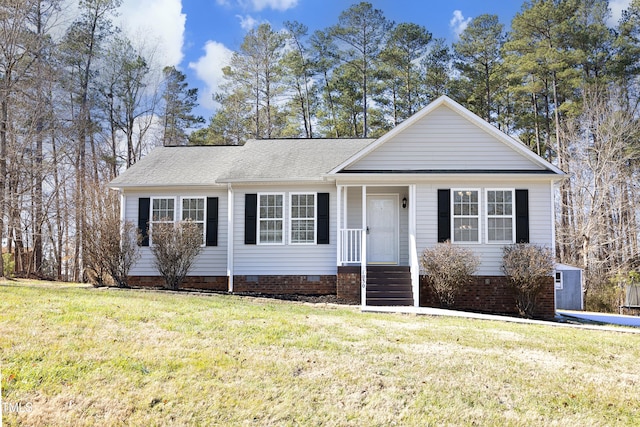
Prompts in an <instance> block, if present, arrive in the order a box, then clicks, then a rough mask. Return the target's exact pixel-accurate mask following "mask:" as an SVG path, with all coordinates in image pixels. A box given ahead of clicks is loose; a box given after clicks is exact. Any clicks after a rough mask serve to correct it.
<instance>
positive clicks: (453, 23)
mask: <svg viewBox="0 0 640 427" xmlns="http://www.w3.org/2000/svg"><path fill="white" fill-rule="evenodd" d="M469 22H471V18H465V17H464V15H463V14H462V11H460V10H454V11H453V17H452V18H451V20H450V21H449V28H451V30H452V31H453V33H454V34H455V35H456V37H460V34H461V33H462V32H463V31H464V30H465V28H467V25H469Z"/></svg>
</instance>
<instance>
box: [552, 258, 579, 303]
mask: <svg viewBox="0 0 640 427" xmlns="http://www.w3.org/2000/svg"><path fill="white" fill-rule="evenodd" d="M554 283H555V288H556V309H557V310H584V275H583V270H582V269H581V268H579V267H574V266H572V265H567V264H556V268H555V271H554Z"/></svg>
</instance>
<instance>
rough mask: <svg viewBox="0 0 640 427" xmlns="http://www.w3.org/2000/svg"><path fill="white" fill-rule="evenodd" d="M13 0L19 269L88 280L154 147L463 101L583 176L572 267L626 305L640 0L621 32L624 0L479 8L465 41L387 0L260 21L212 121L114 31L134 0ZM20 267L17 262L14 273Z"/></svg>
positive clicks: (328, 129) (8, 158)
mask: <svg viewBox="0 0 640 427" xmlns="http://www.w3.org/2000/svg"><path fill="white" fill-rule="evenodd" d="M60 6H61V0H2V2H1V3H0V233H1V234H2V242H3V243H2V244H3V252H8V253H11V254H13V255H14V260H15V271H16V272H17V273H18V274H21V275H36V276H41V277H48V278H53V279H59V280H85V279H87V273H86V268H85V265H84V264H83V259H84V257H83V253H84V251H85V250H87V249H86V248H88V245H94V244H96V241H97V240H99V236H96V233H95V232H94V230H96V229H99V227H98V226H97V225H98V222H100V221H101V220H102V219H103V218H104V217H105V216H108V215H119V206H118V195H117V194H114V192H112V191H109V190H108V189H107V183H108V182H109V181H110V180H111V179H113V178H114V177H115V176H117V175H118V174H119V173H120V172H121V171H122V170H124V169H126V168H128V167H130V166H131V165H133V164H134V163H135V162H136V161H138V160H139V159H140V158H141V157H142V156H144V155H145V153H147V152H148V151H149V150H150V149H151V148H152V147H154V146H157V145H163V144H164V145H183V144H242V143H244V141H246V140H247V139H248V138H281V137H295V138H323V137H330V138H340V137H376V136H379V135H382V134H384V133H385V132H387V131H388V130H389V129H391V128H393V127H394V126H396V125H397V124H399V123H401V122H402V121H403V120H405V119H406V118H408V117H409V116H411V115H412V114H413V113H415V112H416V111H418V110H419V109H420V108H422V107H424V106H425V105H427V104H428V103H429V102H430V101H431V100H433V99H435V98H437V97H438V96H440V95H442V94H446V95H448V96H450V97H451V98H453V99H455V100H456V101H458V102H460V103H461V104H462V105H464V106H465V107H467V108H468V109H470V110H471V111H473V112H474V113H476V114H478V115H479V116H480V117H482V118H484V119H485V120H487V121H488V122H490V123H492V124H493V125H495V126H496V127H498V128H500V129H501V130H503V131H505V132H506V133H508V134H510V135H512V136H514V137H516V138H518V139H520V140H521V141H522V142H523V143H524V144H526V145H527V146H529V147H530V149H531V150H532V151H534V152H536V153H538V154H539V155H541V156H542V157H544V158H545V159H547V160H549V161H550V162H552V163H554V164H556V165H557V166H558V167H560V168H561V169H562V170H563V171H565V172H566V173H567V174H568V177H569V178H568V179H566V180H565V181H563V182H562V184H561V185H560V186H559V190H558V196H557V202H558V203H557V206H558V210H557V214H556V218H557V227H556V231H557V246H556V248H555V249H556V252H557V257H558V261H560V262H563V263H568V264H573V265H577V266H580V267H583V268H585V271H586V277H587V283H586V284H587V304H588V308H591V309H615V308H616V305H617V304H619V302H620V300H619V297H620V291H621V285H623V284H624V283H625V282H628V281H629V280H632V279H633V278H634V277H636V276H635V275H634V274H632V273H631V272H632V271H634V270H637V269H638V268H640V257H639V254H638V233H639V229H638V213H639V208H640V201H639V200H638V195H639V193H638V186H639V181H638V172H639V166H640V163H639V160H640V140H639V137H640V122H639V111H638V106H639V101H640V96H639V95H640V91H639V86H638V83H639V76H640V0H633V1H632V3H631V5H630V7H629V9H628V10H626V11H624V12H623V15H622V18H621V20H620V21H619V23H618V24H617V25H616V26H615V28H609V27H608V26H607V25H606V22H607V19H608V18H609V10H608V1H606V0H536V1H527V2H524V3H523V5H522V9H521V11H520V12H519V13H518V14H517V15H516V16H515V17H514V18H513V20H512V22H511V23H510V30H509V32H506V31H505V25H504V23H501V22H500V21H499V20H498V17H497V16H495V15H481V16H478V17H476V18H474V19H473V20H472V21H471V22H470V23H469V25H468V27H467V28H466V29H465V30H464V32H463V33H462V34H461V35H460V38H459V39H458V40H457V41H455V42H454V43H452V44H449V43H447V42H446V41H445V40H444V39H442V38H438V37H437V36H434V35H433V34H431V33H430V32H429V29H428V28H425V27H424V26H422V25H420V23H419V22H418V23H404V22H403V23H394V22H391V21H389V20H388V19H387V18H386V17H385V14H384V11H382V10H377V9H374V8H373V7H372V6H371V4H369V3H359V4H354V5H353V6H351V7H349V8H348V9H346V10H344V12H342V13H341V14H340V15H339V16H337V17H336V23H335V25H333V26H331V27H330V28H326V29H324V30H318V31H315V32H313V33H310V32H309V31H308V29H307V27H306V26H305V25H304V23H300V22H284V23H283V24H282V27H281V28H274V27H272V26H271V25H270V24H262V25H260V26H258V27H257V28H254V29H253V30H251V31H249V32H248V33H247V35H246V37H245V39H244V41H243V43H242V45H241V47H240V49H239V50H238V51H237V52H235V53H234V54H233V56H232V59H231V63H230V65H229V66H227V67H225V68H224V76H225V77H224V83H223V84H222V86H221V87H220V90H219V92H218V93H216V94H215V96H214V97H215V100H216V101H217V102H218V103H219V105H220V107H219V108H218V109H217V110H216V112H215V114H214V115H213V117H211V118H210V119H209V120H208V121H206V122H205V120H203V119H202V118H201V117H198V116H197V115H195V114H194V113H193V110H194V108H195V107H196V106H197V89H193V88H189V86H188V83H187V82H186V77H185V75H184V74H183V73H182V72H180V71H179V70H177V69H176V68H174V67H162V66H161V65H156V61H155V60H154V55H153V53H154V52H153V51H154V49H153V47H150V46H145V45H144V43H142V42H141V41H140V40H130V39H128V38H126V37H125V36H124V35H123V34H122V33H121V32H120V31H118V29H117V28H115V27H114V26H113V25H112V19H113V17H114V14H115V13H117V10H118V7H119V6H120V4H119V0H81V1H80V10H81V14H80V15H79V16H78V18H77V19H76V20H75V21H74V22H73V23H72V24H71V25H69V27H68V28H64V29H62V30H61V29H60V28H59V20H58V18H59V15H60ZM3 270H4V269H3Z"/></svg>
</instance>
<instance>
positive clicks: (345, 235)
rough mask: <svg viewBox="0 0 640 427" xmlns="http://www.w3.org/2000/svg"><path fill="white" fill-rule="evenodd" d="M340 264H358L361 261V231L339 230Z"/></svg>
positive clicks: (355, 229)
mask: <svg viewBox="0 0 640 427" xmlns="http://www.w3.org/2000/svg"><path fill="white" fill-rule="evenodd" d="M340 235H341V243H342V245H341V249H342V253H341V255H340V261H341V262H342V264H359V263H360V262H361V261H362V229H360V228H344V229H342V230H340Z"/></svg>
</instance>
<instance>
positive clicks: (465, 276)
mask: <svg viewBox="0 0 640 427" xmlns="http://www.w3.org/2000/svg"><path fill="white" fill-rule="evenodd" d="M420 265H421V266H422V271H423V273H424V274H426V275H427V276H428V282H429V285H430V286H431V288H432V289H433V292H434V293H435V294H436V296H437V297H438V300H439V301H440V306H442V307H451V306H452V305H453V303H454V302H455V298H456V296H457V295H458V294H459V293H460V291H461V290H462V289H463V288H464V287H465V286H467V285H468V284H469V283H470V281H471V279H472V277H473V273H474V272H475V271H476V270H477V269H478V265H480V260H479V259H478V257H477V256H476V255H475V254H474V253H473V252H472V251H471V250H469V249H467V248H463V247H461V246H456V245H453V244H451V242H449V241H447V242H445V243H438V244H437V245H436V246H434V247H433V248H427V249H425V250H424V251H423V252H422V257H421V259H420Z"/></svg>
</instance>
